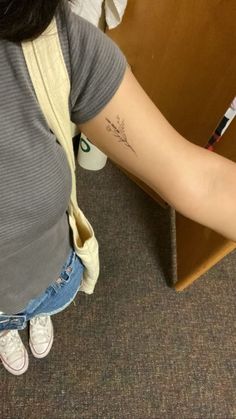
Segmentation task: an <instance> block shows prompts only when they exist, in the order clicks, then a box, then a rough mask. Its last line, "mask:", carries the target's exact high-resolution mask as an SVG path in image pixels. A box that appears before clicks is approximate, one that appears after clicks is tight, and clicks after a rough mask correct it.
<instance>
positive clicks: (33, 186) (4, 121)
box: [0, 5, 127, 313]
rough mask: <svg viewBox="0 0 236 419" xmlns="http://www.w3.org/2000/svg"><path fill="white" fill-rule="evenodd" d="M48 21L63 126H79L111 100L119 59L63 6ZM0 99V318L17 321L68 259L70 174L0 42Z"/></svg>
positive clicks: (19, 56)
mask: <svg viewBox="0 0 236 419" xmlns="http://www.w3.org/2000/svg"><path fill="white" fill-rule="evenodd" d="M63 16H64V17H63ZM56 19H57V25H58V30H59V38H60V43H61V47H62V52H63V56H64V59H65V63H66V67H67V71H68V75H69V78H70V81H71V92H70V97H69V108H70V114H71V120H72V121H73V122H74V123H83V122H86V121H87V120H89V119H91V118H92V117H94V116H95V115H96V114H98V113H99V112H100V110H101V109H102V108H103V107H104V106H105V105H106V104H107V103H108V102H109V100H110V99H111V98H112V96H113V95H114V93H115V92H116V90H117V89H118V87H119V85H120V83H121V81H122V78H123V76H124V72H125V68H126V64H127V63H126V59H125V57H124V55H123V53H122V52H121V51H120V49H119V48H118V47H117V46H116V44H115V43H114V42H113V41H111V40H110V39H109V38H108V37H107V36H106V35H104V34H103V32H102V31H101V30H100V29H97V28H95V27H94V26H93V25H92V24H90V23H89V22H87V21H86V20H85V19H83V18H81V17H79V16H77V15H75V14H74V13H72V11H71V10H70V6H69V5H67V6H66V11H65V15H63V14H62V12H61V11H59V10H58V12H57V13H56ZM55 77H56V74H55ZM0 98H1V100H0V127H1V130H0V312H5V313H18V312H20V311H22V310H23V309H24V307H25V306H26V304H27V303H28V301H29V300H30V299H32V298H35V297H36V296H37V295H39V294H40V293H41V292H43V291H44V290H45V289H46V288H47V287H48V286H49V285H50V284H51V283H52V282H53V281H55V280H56V278H57V277H58V275H59V274H60V271H61V268H62V266H63V264H64V262H65V260H66V258H67V256H68V253H69V251H70V246H71V244H72V240H71V231H70V227H69V223H68V215H67V209H68V203H69V197H70V192H71V173H70V168H69V165H68V162H67V157H66V154H65V152H64V149H63V148H62V147H61V145H60V144H59V142H58V141H57V139H56V137H55V135H54V134H53V133H52V132H51V131H50V129H49V127H48V125H47V122H46V120H45V118H44V115H43V113H42V111H41V109H40V107H39V104H38V102H37V98H36V95H35V92H34V88H33V85H32V82H31V79H30V77H29V74H28V70H27V66H26V63H25V60H24V55H23V52H22V48H21V46H20V45H18V44H15V43H12V42H8V41H5V40H0Z"/></svg>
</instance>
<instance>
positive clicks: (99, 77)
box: [67, 10, 127, 124]
mask: <svg viewBox="0 0 236 419" xmlns="http://www.w3.org/2000/svg"><path fill="white" fill-rule="evenodd" d="M67 33H68V38H69V39H68V41H69V49H70V63H71V95H70V102H71V121H72V122H74V123H76V124H79V123H84V122H86V121H88V120H89V119H91V118H93V117H94V116H96V115H97V114H98V113H99V112H100V111H101V110H102V108H104V107H105V105H106V104H107V103H108V102H109V101H110V100H111V98H112V97H113V96H114V94H115V92H116V90H117V89H118V87H119V85H120V83H121V81H122V79H123V77H124V73H125V70H126V67H127V61H126V58H125V56H124V54H123V53H122V51H121V50H120V48H119V47H118V46H117V45H116V44H115V43H114V42H113V41H112V40H111V39H110V38H109V37H108V36H107V35H106V34H104V33H103V32H102V31H101V30H100V29H98V28H96V27H95V26H94V25H92V24H91V23H90V22H88V21H87V20H85V19H83V18H82V17H80V16H78V15H76V14H74V13H73V12H72V11H71V10H70V11H68V10H67Z"/></svg>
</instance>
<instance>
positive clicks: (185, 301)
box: [0, 162, 236, 419]
mask: <svg viewBox="0 0 236 419" xmlns="http://www.w3.org/2000/svg"><path fill="white" fill-rule="evenodd" d="M78 191H79V194H78V197H79V202H80V205H81V208H82V209H83V210H84V211H85V213H86V215H87V216H88V218H89V219H90V221H91V223H92V224H93V226H94V229H95V232H96V235H97V238H98V240H99V243H100V255H101V275H100V279H99V282H98V284H97V286H96V290H95V293H94V294H93V295H92V296H88V295H84V294H82V293H81V294H79V295H78V297H77V298H76V301H75V304H72V305H71V306H70V307H69V308H68V309H67V310H65V311H64V312H63V313H60V314H58V315H57V316H54V318H53V320H54V328H55V342H54V345H53V348H52V351H51V353H50V354H49V355H48V357H47V358H45V359H43V360H36V359H34V358H33V356H32V355H31V354H30V366H29V370H28V371H27V373H26V374H24V375H23V376H21V377H13V376H11V375H10V374H9V373H7V372H6V371H5V370H4V369H3V368H2V367H1V368H0V386H1V408H0V417H1V419H24V418H37V419H44V418H45V419H46V418H49V419H60V418H63V419H74V418H76V419H77V418H79V419H80V418H81V419H82V418H89V419H95V418H104V419H123V418H131V419H148V418H153V419H200V418H203V419H211V418H214V419H233V418H236V380H235V373H236V363H235V348H236V330H235V318H236V312H235V270H236V253H235V252H232V253H231V254H230V255H228V256H227V257H226V258H225V259H224V260H223V261H221V262H220V263H218V264H217V265H216V266H215V267H214V268H212V269H211V271H209V272H208V273H207V274H205V275H204V276H202V278H201V279H199V280H198V281H196V282H195V283H194V284H193V285H192V286H191V287H189V288H188V289H187V290H186V291H184V292H182V293H176V292H175V291H174V290H173V289H171V288H170V287H168V286H167V283H169V282H170V280H171V259H172V257H171V221H170V220H171V217H170V211H169V210H165V209H162V208H161V207H159V206H158V205H157V204H156V203H154V202H153V201H152V200H151V198H149V197H148V196H147V195H146V194H145V193H144V192H143V191H142V190H140V189H139V188H138V187H137V186H136V185H135V184H134V183H132V182H131V181H130V180H129V179H128V178H127V177H126V176H125V175H124V174H123V173H121V172H120V171H119V170H118V169H117V168H116V167H115V166H114V165H113V164H112V163H111V162H108V163H107V165H106V167H105V168H104V169H103V170H102V171H100V172H89V171H85V170H83V169H81V168H79V170H78ZM190 239H191V238H190ZM21 335H22V337H23V340H24V342H25V343H26V344H27V331H26V330H25V331H23V332H21Z"/></svg>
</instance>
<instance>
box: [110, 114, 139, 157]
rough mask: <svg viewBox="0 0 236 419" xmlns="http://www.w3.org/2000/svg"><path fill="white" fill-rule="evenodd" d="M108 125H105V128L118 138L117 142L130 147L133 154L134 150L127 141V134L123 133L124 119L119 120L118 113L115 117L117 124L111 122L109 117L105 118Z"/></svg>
mask: <svg viewBox="0 0 236 419" xmlns="http://www.w3.org/2000/svg"><path fill="white" fill-rule="evenodd" d="M106 121H107V123H108V125H107V126H106V130H107V131H108V132H111V133H112V134H113V135H114V136H115V137H117V138H119V140H118V141H119V143H123V144H124V145H125V146H126V147H128V148H130V150H132V151H133V153H134V154H136V152H135V150H134V149H133V147H131V145H130V144H129V143H128V140H127V136H126V134H125V122H124V120H122V121H121V120H120V117H119V115H117V117H116V121H117V124H116V125H115V124H113V123H112V122H111V121H110V119H108V118H106Z"/></svg>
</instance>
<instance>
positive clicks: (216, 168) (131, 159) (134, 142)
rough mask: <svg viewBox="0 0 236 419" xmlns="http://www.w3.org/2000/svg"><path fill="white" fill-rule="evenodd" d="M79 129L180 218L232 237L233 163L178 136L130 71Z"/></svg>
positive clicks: (235, 209) (235, 206)
mask: <svg viewBox="0 0 236 419" xmlns="http://www.w3.org/2000/svg"><path fill="white" fill-rule="evenodd" d="M79 129H80V131H82V132H83V133H84V134H85V135H87V137H88V138H89V139H90V140H91V141H92V142H93V143H94V144H95V145H96V146H97V147H98V148H99V149H100V150H102V151H103V152H104V153H105V154H106V155H107V156H108V157H109V158H110V159H112V160H113V161H114V162H116V163H118V164H119V165H120V166H121V167H123V168H124V169H126V170H128V171H129V172H130V173H132V174H133V175H135V176H136V177H138V178H140V179H141V180H142V181H144V182H145V183H146V184H147V185H149V186H150V187H151V188H152V189H153V190H154V191H156V192H157V193H158V194H159V195H160V196H162V197H163V199H164V200H165V201H166V202H168V203H169V204H170V205H171V206H172V207H173V208H175V209H176V210H177V211H178V212H180V213H181V214H183V215H184V216H185V217H187V218H190V219H192V220H193V221H196V222H198V223H200V224H202V225H205V226H207V227H209V228H211V229H212V230H214V231H216V232H218V233H219V234H221V235H223V236H224V237H226V238H228V239H230V240H232V241H236V223H235V222H234V220H235V215H236V181H235V180H236V164H235V163H234V162H232V161H231V160H228V159H226V158H224V157H222V156H220V155H218V154H216V153H212V152H209V151H208V150H206V149H204V148H202V147H199V146H197V145H195V144H192V143H191V142H190V141H188V140H187V139H185V138H183V137H182V136H181V135H180V134H179V133H178V132H177V131H176V130H175V129H174V128H173V127H172V126H171V125H170V124H169V122H168V121H167V120H166V119H165V118H164V116H163V115H162V114H161V113H160V111H159V110H158V108H157V107H156V106H155V104H154V103H153V102H152V101H151V99H150V98H149V97H148V95H147V94H146V93H145V91H144V90H143V89H142V87H141V86H140V84H139V83H138V81H137V80H136V78H135V77H134V76H133V74H132V72H131V70H130V69H128V68H127V70H126V73H125V76H124V78H123V80H122V82H121V84H120V86H119V88H118V90H117V91H116V93H115V95H114V96H113V98H112V99H111V101H110V102H109V103H108V104H107V105H106V106H105V108H104V109H103V110H102V111H101V112H100V113H99V114H98V115H97V116H95V117H94V118H93V119H91V120H90V121H88V122H86V123H84V124H81V125H79Z"/></svg>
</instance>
